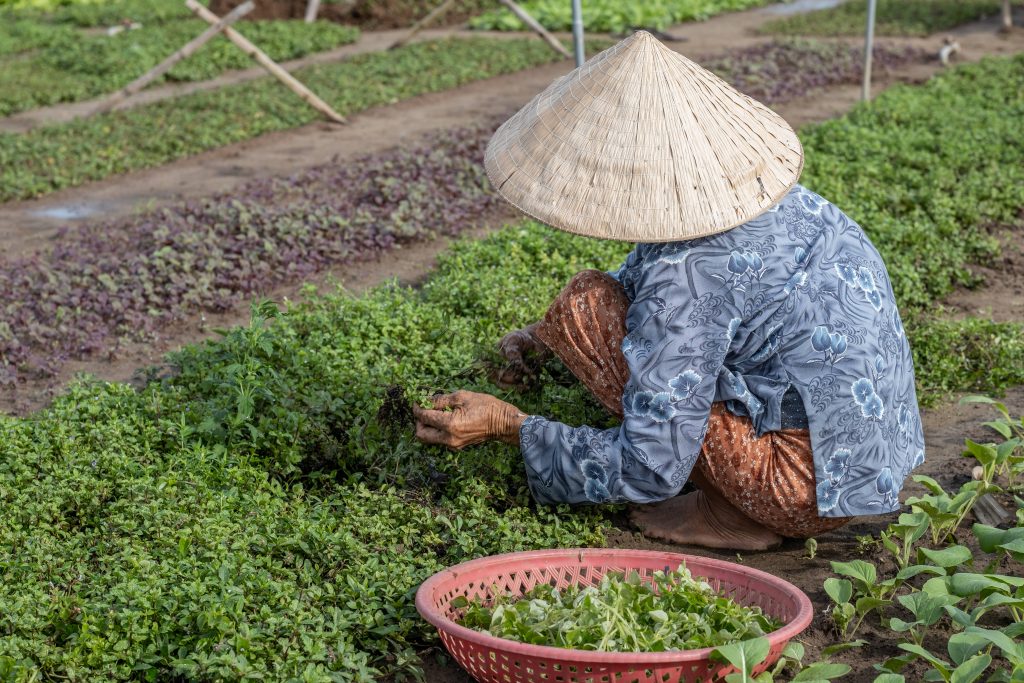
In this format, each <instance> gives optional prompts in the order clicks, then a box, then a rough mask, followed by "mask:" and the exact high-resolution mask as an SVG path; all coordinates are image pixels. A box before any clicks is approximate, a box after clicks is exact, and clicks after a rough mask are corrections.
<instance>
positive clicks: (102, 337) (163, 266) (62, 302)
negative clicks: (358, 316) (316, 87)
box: [0, 127, 497, 385]
mask: <svg viewBox="0 0 1024 683" xmlns="http://www.w3.org/2000/svg"><path fill="white" fill-rule="evenodd" d="M492 130H493V128H491V127H479V128H472V129H460V130H455V131H451V132H448V133H446V134H443V135H437V136H434V137H432V138H430V139H428V140H427V141H426V142H425V143H424V144H422V145H419V146H417V147H413V148H408V149H399V150H395V151H391V152H387V153H383V154H377V155H371V156H366V157H364V158H361V159H358V160H355V161H349V162H345V163H342V162H336V163H331V164H326V165H322V166H317V167H314V168H310V169H309V170H307V171H304V172H302V173H300V174H297V175H293V176H291V177H287V178H274V179H267V180H258V181H254V182H250V183H248V184H246V185H244V186H242V187H240V188H239V189H238V190H236V191H233V192H231V193H225V194H218V195H215V196H212V197H209V198H207V199H202V200H192V201H183V202H180V203H177V204H174V205H172V206H169V207H166V208H162V209H158V210H154V211H150V212H148V213H145V214H143V215H141V216H133V217H130V218H125V219H121V220H117V221H111V222H102V223H96V224H92V225H85V226H76V227H73V228H65V229H64V230H62V231H61V232H60V233H59V234H58V235H57V236H56V239H55V241H54V243H53V248H52V250H51V251H50V252H49V253H36V254H33V255H31V256H29V257H27V258H20V259H15V260H9V259H0V310H2V311H3V318H2V319H3V321H4V322H3V323H0V364H2V365H0V385H4V384H6V385H11V384H14V383H16V382H17V380H18V378H19V377H47V376H52V375H53V374H55V373H56V372H57V370H59V368H60V366H61V364H62V363H63V362H64V361H66V360H67V359H70V358H83V357H87V356H89V355H91V354H94V353H96V352H98V351H100V350H101V349H103V348H104V347H105V346H107V345H110V344H112V343H113V342H115V341H116V340H120V339H126V338H132V339H139V338H142V339H145V337H146V335H148V334H150V333H152V332H154V331H155V330H157V329H158V328H160V327H162V326H164V325H166V324H168V323H169V322H172V321H173V320H175V319H176V318H179V317H180V316H181V315H182V314H183V313H185V312H187V311H194V310H197V309H199V310H207V311H220V310H226V309H228V308H230V307H232V306H234V305H235V304H237V303H238V302H239V301H240V300H241V299H243V298H245V297H247V296H251V295H253V294H254V293H256V292H259V291H261V290H265V289H267V288H269V287H273V286H275V285H278V284H281V283H290V282H295V281H299V280H301V279H303V278H305V277H307V276H309V275H312V274H314V273H316V272H318V271H322V270H324V269H326V268H328V267H330V266H333V265H337V264H343V263H349V262H354V261H360V260H366V259H370V258H373V257H375V256H376V255H378V254H379V253H381V252H382V251H385V250H387V249H390V248H391V247H393V246H395V245H396V244H403V243H408V242H412V241H416V240H422V239H425V238H428V237H431V236H434V235H455V234H458V233H459V232H460V231H462V230H463V229H465V228H467V227H472V226H473V225H474V224H475V223H477V222H478V221H479V220H480V219H481V218H482V217H483V216H484V215H485V214H486V213H487V212H488V210H490V209H491V208H492V207H493V206H494V205H495V204H496V202H497V197H496V195H494V194H493V193H492V192H491V191H490V189H489V185H488V184H487V179H486V176H485V174H484V171H483V149H484V145H485V144H486V141H487V139H488V137H489V136H490V133H491V131H492Z"/></svg>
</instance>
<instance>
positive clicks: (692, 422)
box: [520, 261, 739, 504]
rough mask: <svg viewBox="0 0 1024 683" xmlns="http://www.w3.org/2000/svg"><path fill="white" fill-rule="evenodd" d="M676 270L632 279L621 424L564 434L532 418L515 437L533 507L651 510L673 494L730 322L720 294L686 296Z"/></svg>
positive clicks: (729, 303) (695, 452) (689, 462)
mask: <svg viewBox="0 0 1024 683" xmlns="http://www.w3.org/2000/svg"><path fill="white" fill-rule="evenodd" d="M688 282H692V279H691V278H689V277H687V273H686V272H685V268H684V266H683V264H678V263H672V262H664V263H663V262H661V261H657V262H655V263H654V264H652V265H650V266H646V270H645V272H644V273H643V274H642V275H641V276H640V277H639V278H638V280H637V282H636V287H635V295H634V298H633V303H632V304H631V306H630V308H629V311H628V313H627V317H626V321H627V324H626V327H627V330H628V333H627V335H626V338H625V340H624V341H623V344H622V352H623V355H624V356H625V359H626V362H627V364H628V367H629V371H630V379H629V382H628V383H627V385H626V389H625V392H624V393H623V397H622V401H623V412H624V418H623V421H622V424H621V425H620V426H618V427H614V428H612V429H605V430H600V429H595V428H593V427H570V426H568V425H565V424H561V423H558V422H555V421H552V420H547V419H545V418H542V417H538V416H531V417H529V418H528V419H527V420H526V421H525V422H524V423H523V426H522V429H521V430H520V447H521V450H522V454H523V458H524V460H525V463H526V474H527V479H528V481H529V486H530V490H531V492H532V493H533V496H534V498H536V500H537V501H538V502H541V503H547V504H555V503H618V502H626V501H630V502H635V503H650V502H655V501H659V500H664V499H666V498H670V497H672V496H674V495H676V494H677V493H679V491H680V490H681V489H682V487H683V485H684V484H685V483H686V480H687V479H688V478H689V475H690V471H691V470H692V469H693V465H694V463H695V462H696V461H697V457H698V456H699V454H700V448H701V445H702V443H703V441H704V434H705V432H706V430H707V424H708V417H709V415H710V412H711V404H712V402H713V400H714V397H715V392H716V386H717V381H718V374H719V370H720V369H721V367H722V363H723V362H724V359H725V355H726V352H727V351H728V348H729V344H730V343H731V340H732V335H733V334H734V333H735V328H736V326H737V325H738V323H739V317H738V316H739V312H738V311H737V310H736V308H735V305H734V303H733V300H732V298H731V297H730V296H728V295H727V294H722V293H713V292H712V293H706V294H703V295H701V296H696V295H695V292H693V291H691V285H689V284H688Z"/></svg>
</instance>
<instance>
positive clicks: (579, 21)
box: [563, 0, 586, 67]
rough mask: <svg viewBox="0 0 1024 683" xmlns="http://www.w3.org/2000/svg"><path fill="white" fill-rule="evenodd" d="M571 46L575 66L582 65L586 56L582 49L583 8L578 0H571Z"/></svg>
mask: <svg viewBox="0 0 1024 683" xmlns="http://www.w3.org/2000/svg"><path fill="white" fill-rule="evenodd" d="M563 7H564V5H563ZM572 46H573V50H574V51H575V52H576V66H577V67H580V66H583V62H584V60H585V59H586V57H585V56H584V51H583V8H582V7H581V3H580V0H572Z"/></svg>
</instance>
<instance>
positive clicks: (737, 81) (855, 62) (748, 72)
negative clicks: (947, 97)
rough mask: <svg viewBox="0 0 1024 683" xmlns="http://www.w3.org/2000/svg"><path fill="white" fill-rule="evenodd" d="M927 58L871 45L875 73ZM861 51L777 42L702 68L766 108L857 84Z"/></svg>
mask: <svg viewBox="0 0 1024 683" xmlns="http://www.w3.org/2000/svg"><path fill="white" fill-rule="evenodd" d="M926 57H927V53H926V52H925V51H924V50H921V49H919V48H915V47H911V46H908V45H887V44H878V45H875V49H874V50H873V52H872V63H873V65H874V68H875V69H876V70H878V71H881V72H884V71H885V70H886V69H892V68H896V67H898V66H901V65H903V64H908V63H910V62H916V61H922V60H924V59H925V58H926ZM863 62H864V49H863V48H862V47H854V46H850V45H845V44H843V43H834V42H824V41H819V40H799V39H794V40H776V41H772V42H770V43H765V44H763V45H755V46H754V47H750V48H746V49H743V50H736V51H733V52H729V53H727V54H724V55H721V56H719V57H714V58H712V59H709V60H704V61H702V62H701V64H702V65H703V66H704V67H705V68H707V69H710V70H711V71H714V72H715V73H716V74H718V75H719V76H720V77H721V78H723V79H725V80H727V81H729V82H730V83H731V84H732V85H734V86H735V87H736V88H738V89H739V90H741V91H743V92H744V93H746V94H747V95H750V96H751V97H753V98H754V99H758V100H761V101H762V102H765V103H767V104H777V103H779V102H787V101H789V100H792V99H795V98H797V97H802V96H804V95H806V94H808V93H811V92H814V91H815V90H819V89H822V88H827V87H829V86H833V85H840V84H844V83H859V82H860V79H861V74H862V71H861V70H862V68H863Z"/></svg>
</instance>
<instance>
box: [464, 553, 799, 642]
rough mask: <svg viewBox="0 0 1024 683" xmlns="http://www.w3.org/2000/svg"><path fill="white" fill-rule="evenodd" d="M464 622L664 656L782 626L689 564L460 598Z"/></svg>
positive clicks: (521, 636)
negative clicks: (489, 598) (591, 582)
mask: <svg viewBox="0 0 1024 683" xmlns="http://www.w3.org/2000/svg"><path fill="white" fill-rule="evenodd" d="M452 606H453V607H455V608H456V609H464V612H463V614H462V617H461V619H459V623H460V624H462V625H463V626H466V627H468V628H472V629H475V630H477V631H484V632H486V633H490V634H491V635H493V636H497V637H498V638H506V639H508V640H515V641H519V642H521V643H529V644H532V645H549V646H553V647H563V648H570V649H575V650H598V651H603V652H665V651H669V650H692V649H697V648H703V647H717V646H719V645H725V644H728V643H734V642H737V641H741V640H746V639H748V638H757V637H759V636H763V635H765V634H767V633H769V632H771V631H774V630H776V629H778V628H780V627H781V626H782V624H781V622H779V621H777V620H775V619H772V618H771V617H769V616H767V615H765V614H764V613H763V612H762V611H761V608H760V607H746V606H743V605H740V604H739V603H737V602H736V601H734V600H732V599H730V598H727V597H725V596H724V595H721V594H719V593H718V592H716V591H715V589H714V588H712V587H711V585H710V584H709V583H708V582H706V581H704V580H702V579H700V578H699V577H698V578H694V577H693V576H692V575H691V574H690V570H688V569H687V568H686V567H685V566H684V565H680V567H679V568H678V569H677V570H675V571H668V568H667V567H666V571H659V572H655V573H654V576H653V577H652V580H651V581H650V582H645V581H642V580H641V578H640V575H639V574H638V573H637V572H635V571H633V572H630V573H629V574H628V575H623V574H621V573H608V574H606V575H605V576H604V577H603V578H602V579H601V583H600V585H598V586H587V587H581V586H576V585H573V586H568V587H566V588H563V589H558V588H555V587H554V586H551V585H548V584H546V583H545V584H540V585H538V586H536V587H534V588H532V589H531V590H529V591H528V592H526V593H525V594H524V595H521V596H519V595H499V596H498V597H497V598H496V599H495V600H494V601H493V602H492V603H489V604H485V603H484V602H482V601H480V600H479V599H476V600H472V601H470V600H468V599H467V598H465V597H458V598H456V599H455V600H453V601H452Z"/></svg>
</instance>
